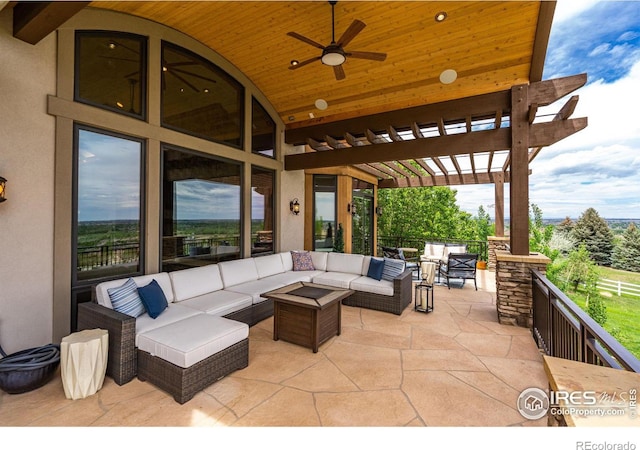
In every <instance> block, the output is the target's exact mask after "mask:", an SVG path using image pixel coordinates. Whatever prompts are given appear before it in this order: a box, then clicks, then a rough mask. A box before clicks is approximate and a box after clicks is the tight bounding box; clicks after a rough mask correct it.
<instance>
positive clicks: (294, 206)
mask: <svg viewBox="0 0 640 450" xmlns="http://www.w3.org/2000/svg"><path fill="white" fill-rule="evenodd" d="M289 209H290V210H291V212H292V213H293V214H295V215H296V216H297V215H298V214H300V202H299V201H298V199H297V198H294V199H293V200H291V201H290V202H289Z"/></svg>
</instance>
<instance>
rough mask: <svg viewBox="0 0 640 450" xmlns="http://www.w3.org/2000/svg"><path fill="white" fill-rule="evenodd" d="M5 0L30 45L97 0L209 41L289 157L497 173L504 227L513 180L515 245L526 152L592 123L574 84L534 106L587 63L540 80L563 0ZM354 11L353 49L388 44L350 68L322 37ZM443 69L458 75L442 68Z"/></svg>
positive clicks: (411, 179)
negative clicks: (239, 77) (293, 150)
mask: <svg viewBox="0 0 640 450" xmlns="http://www.w3.org/2000/svg"><path fill="white" fill-rule="evenodd" d="M11 5H12V6H13V8H14V30H13V32H14V36H15V37H17V38H19V39H22V40H24V41H26V42H30V43H32V44H36V43H37V42H39V40H41V39H42V38H43V37H45V36H47V35H48V34H49V33H51V32H53V31H54V30H56V29H57V28H58V27H59V26H61V25H63V24H64V22H65V21H67V20H68V19H69V18H71V17H73V15H74V14H76V13H77V12H78V11H80V10H81V9H82V8H85V7H91V8H98V9H105V10H111V11H117V12H122V13H126V14H131V15H135V16H138V17H142V18H145V19H148V20H151V21H155V22H158V23H162V24H165V25H167V26H170V27H172V28H174V29H176V30H179V31H181V32H183V33H185V34H186V35H189V36H191V37H193V38H195V39H196V40H198V41H199V42H201V43H202V44H203V45H205V46H208V47H210V48H211V49H213V50H214V51H216V52H218V53H219V54H220V55H222V56H223V57H224V58H226V59H227V60H228V61H229V62H230V63H231V64H233V65H234V66H235V67H237V68H238V69H239V70H241V71H242V73H244V74H245V75H246V76H247V78H248V79H249V80H251V82H252V83H254V84H255V85H256V86H257V87H258V88H259V89H260V90H261V91H262V92H263V93H264V94H265V96H266V97H267V98H268V99H269V101H270V102H271V104H272V105H273V108H274V109H275V110H276V111H277V113H278V114H279V116H280V119H281V120H282V123H284V124H285V125H284V132H285V133H284V134H285V136H284V141H285V142H286V143H287V144H291V145H306V151H305V152H304V153H302V154H290V155H287V156H285V157H284V164H283V169H284V170H301V169H319V168H327V167H333V166H345V165H351V166H355V167H357V168H358V169H360V170H362V171H364V172H366V173H368V174H370V175H372V176H375V177H376V178H377V179H378V186H379V187H381V188H387V187H413V186H451V185H461V184H484V183H493V184H495V197H496V198H495V205H496V232H497V234H498V235H503V233H504V183H509V188H510V240H511V246H510V247H511V252H512V253H513V254H515V255H527V254H528V253H529V244H528V235H529V230H528V205H529V184H528V183H529V174H530V168H529V165H530V163H531V161H532V160H533V159H534V158H535V157H536V155H537V154H538V153H539V152H540V150H541V148H543V147H545V146H548V145H551V144H553V143H555V142H557V141H559V140H561V139H563V138H565V137H567V136H569V135H571V134H573V133H575V132H577V131H579V130H581V129H583V128H584V127H585V126H586V125H587V119H586V118H579V119H571V118H570V116H571V114H572V113H573V111H574V109H575V106H576V104H577V101H578V97H577V96H572V97H571V98H570V99H569V100H568V101H566V103H565V104H564V106H562V107H560V108H559V109H558V112H557V114H556V115H555V116H553V117H540V116H539V114H538V110H539V108H541V107H543V106H546V105H550V104H552V103H553V102H555V101H557V100H559V99H561V98H562V97H564V96H566V95H568V94H570V93H571V92H573V91H575V90H576V89H578V88H579V87H581V86H582V85H584V84H585V82H586V75H585V74H582V75H575V76H571V77H567V78H560V79H555V80H545V81H542V72H543V67H544V60H545V56H546V49H547V44H548V39H549V33H550V30H551V23H552V20H553V14H554V10H555V1H475V2H471V1H459V2H443V1H392V2H377V1H351V2H350V1H340V2H338V3H337V5H336V6H335V22H333V21H332V16H331V12H330V11H331V9H330V7H329V5H328V4H327V2H325V1H311V2H304V1H299V2H283V1H264V2H259V1H250V2H242V1H234V2H216V1H210V2H181V1H179V2H172V1H163V2H149V1H143V2H136V1H93V2H58V1H56V2H11ZM442 18H444V19H445V20H440V19H442ZM356 19H357V20H359V21H362V23H364V24H366V28H364V27H362V28H361V29H360V30H359V31H358V33H355V34H357V37H356V36H355V35H353V33H351V34H352V35H353V36H350V43H349V45H348V47H347V50H348V51H352V50H353V51H356V50H357V51H364V52H384V53H385V54H386V58H385V60H384V61H381V60H374V61H371V60H363V59H356V58H351V57H350V56H349V53H347V61H346V62H345V63H344V68H343V67H342V66H340V68H339V69H334V70H330V68H329V67H325V66H322V64H320V62H319V61H316V60H319V48H315V49H314V48H313V47H318V45H314V44H317V43H318V42H321V43H322V45H326V44H328V43H329V42H330V40H331V38H332V35H331V31H332V28H334V29H335V34H336V35H337V36H341V35H342V33H345V34H346V32H345V30H347V31H348V30H349V27H350V24H353V23H354V22H353V21H355V20H356ZM352 31H353V30H352ZM292 32H295V33H297V34H298V35H301V36H304V37H305V38H306V39H307V40H310V41H311V42H301V39H294V38H293V37H291V33H292ZM338 41H340V39H338ZM351 41H353V42H351ZM309 43H311V45H306V44H309ZM296 58H300V60H301V61H302V63H301V64H299V65H300V67H299V68H298V67H296V66H295V64H294V60H296ZM309 61H311V62H309ZM302 66H304V67H302ZM290 68H295V70H289V69H290ZM445 72H447V73H448V74H451V73H454V74H455V76H454V77H453V80H451V79H449V80H446V81H442V80H443V78H442V77H441V75H442V74H444V73H445ZM339 73H342V74H343V75H344V77H339V76H338V74H339ZM319 100H322V102H318V101H319ZM318 104H320V105H323V104H324V105H328V107H326V108H325V107H322V108H321V107H318V106H317V105H318Z"/></svg>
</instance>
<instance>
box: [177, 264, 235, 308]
mask: <svg viewBox="0 0 640 450" xmlns="http://www.w3.org/2000/svg"><path fill="white" fill-rule="evenodd" d="M169 277H170V278H171V284H172V285H173V293H174V295H175V301H177V302H181V301H182V300H186V299H188V298H193V297H198V296H199V295H204V294H207V293H209V292H214V291H219V290H220V289H222V288H223V287H224V286H223V285H222V277H221V276H220V269H218V266H217V265H215V264H210V265H208V266H202V267H194V268H192V269H185V270H177V271H175V272H170V273H169Z"/></svg>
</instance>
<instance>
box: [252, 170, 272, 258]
mask: <svg viewBox="0 0 640 450" xmlns="http://www.w3.org/2000/svg"><path fill="white" fill-rule="evenodd" d="M274 189H275V174H274V172H273V170H266V169H261V168H259V167H252V168H251V238H252V239H253V242H252V245H251V254H252V255H260V254H263V253H268V252H273V231H274V226H273V224H274V214H273V213H274V211H273V202H274V199H275V196H274Z"/></svg>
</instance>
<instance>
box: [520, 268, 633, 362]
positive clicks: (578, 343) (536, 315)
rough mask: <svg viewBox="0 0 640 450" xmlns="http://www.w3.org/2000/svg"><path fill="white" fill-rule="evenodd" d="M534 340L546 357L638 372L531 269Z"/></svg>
mask: <svg viewBox="0 0 640 450" xmlns="http://www.w3.org/2000/svg"><path fill="white" fill-rule="evenodd" d="M531 273H532V288H533V337H534V339H535V340H536V342H537V344H538V347H539V348H540V349H542V350H543V351H544V352H545V353H546V354H547V355H549V356H555V357H558V358H564V359H570V360H573V361H580V362H585V363H589V364H595V365H599V366H607V367H614V368H616V369H625V370H629V371H632V372H640V361H639V360H638V359H637V358H636V357H635V356H634V355H633V354H632V353H631V352H630V351H629V350H627V349H626V348H625V347H624V346H623V345H622V344H620V342H618V341H617V340H616V339H615V338H614V337H613V336H611V335H610V334H609V333H608V332H607V331H606V330H605V329H604V328H602V327H601V326H600V325H599V324H598V323H597V322H596V321H595V320H593V319H592V318H591V317H589V315H588V314H587V313H585V312H584V311H583V310H582V309H581V308H580V307H579V306H578V305H576V304H575V303H574V302H573V301H572V300H571V299H569V297H567V296H566V295H565V294H564V293H563V292H562V291H561V290H560V289H558V287H557V286H555V285H554V284H553V283H551V282H550V281H549V280H548V279H547V277H545V276H544V275H543V274H542V273H540V272H539V271H538V270H535V269H533V270H532V271H531Z"/></svg>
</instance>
